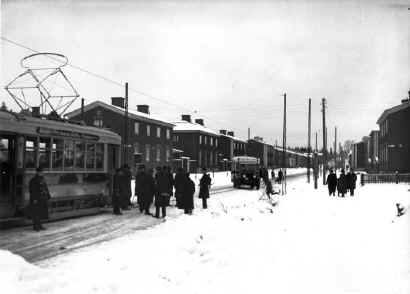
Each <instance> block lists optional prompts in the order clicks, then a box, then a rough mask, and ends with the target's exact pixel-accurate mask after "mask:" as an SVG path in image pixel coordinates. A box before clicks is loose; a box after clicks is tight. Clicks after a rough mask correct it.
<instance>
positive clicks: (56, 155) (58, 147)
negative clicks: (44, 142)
mask: <svg viewBox="0 0 410 294" xmlns="http://www.w3.org/2000/svg"><path fill="white" fill-rule="evenodd" d="M63 150H64V141H63V140H59V139H53V143H52V145H51V167H52V168H53V169H62V168H63Z"/></svg>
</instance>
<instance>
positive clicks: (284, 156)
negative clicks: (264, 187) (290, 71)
mask: <svg viewBox="0 0 410 294" xmlns="http://www.w3.org/2000/svg"><path fill="white" fill-rule="evenodd" d="M282 145H283V150H282V151H283V154H282V155H283V156H282V166H283V170H284V171H283V181H282V195H285V194H286V93H284V94H283V137H282Z"/></svg>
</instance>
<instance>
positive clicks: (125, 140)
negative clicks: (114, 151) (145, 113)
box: [122, 83, 128, 165]
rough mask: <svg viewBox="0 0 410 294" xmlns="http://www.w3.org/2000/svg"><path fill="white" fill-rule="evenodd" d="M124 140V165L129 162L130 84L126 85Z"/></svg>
mask: <svg viewBox="0 0 410 294" xmlns="http://www.w3.org/2000/svg"><path fill="white" fill-rule="evenodd" d="M124 108H125V113H124V138H123V149H122V155H123V159H122V163H123V165H124V164H126V163H127V161H128V83H125V98H124Z"/></svg>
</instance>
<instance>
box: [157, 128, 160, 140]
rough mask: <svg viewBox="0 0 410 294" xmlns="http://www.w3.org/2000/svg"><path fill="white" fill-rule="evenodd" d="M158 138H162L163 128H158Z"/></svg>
mask: <svg viewBox="0 0 410 294" xmlns="http://www.w3.org/2000/svg"><path fill="white" fill-rule="evenodd" d="M157 137H158V138H161V127H157Z"/></svg>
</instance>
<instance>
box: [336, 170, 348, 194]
mask: <svg viewBox="0 0 410 294" xmlns="http://www.w3.org/2000/svg"><path fill="white" fill-rule="evenodd" d="M346 190H347V182H346V175H345V171H344V170H343V169H342V171H341V173H340V176H339V178H338V179H337V195H338V196H340V194H342V197H345V194H346Z"/></svg>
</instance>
